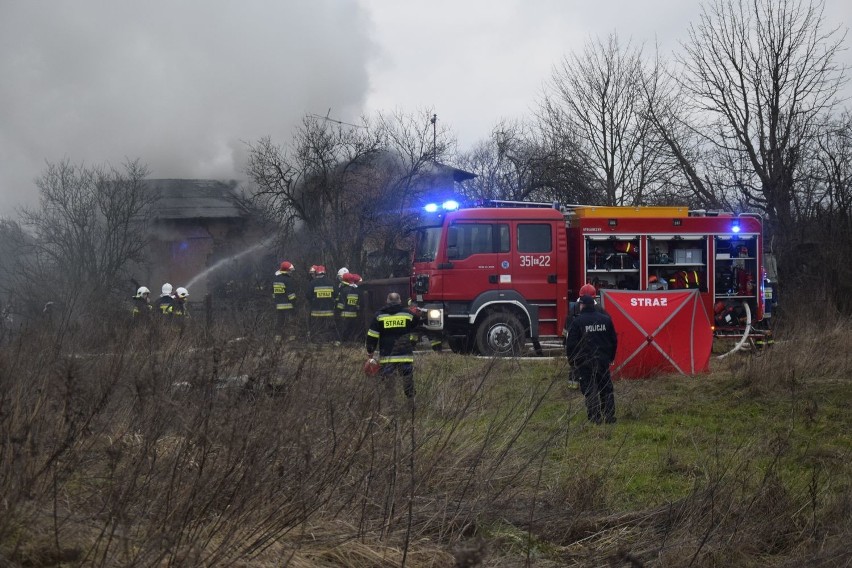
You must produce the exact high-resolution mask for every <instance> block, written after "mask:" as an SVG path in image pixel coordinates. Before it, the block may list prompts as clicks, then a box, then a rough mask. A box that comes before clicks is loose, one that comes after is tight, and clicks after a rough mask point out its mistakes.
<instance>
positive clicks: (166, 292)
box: [160, 282, 172, 296]
mask: <svg viewBox="0 0 852 568" xmlns="http://www.w3.org/2000/svg"><path fill="white" fill-rule="evenodd" d="M160 293H161V294H162V295H163V296H171V295H172V285H171V284H169V283H168V282H166V283H165V284H163V287H162V288H160Z"/></svg>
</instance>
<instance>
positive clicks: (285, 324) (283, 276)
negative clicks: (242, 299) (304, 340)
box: [272, 260, 296, 341]
mask: <svg viewBox="0 0 852 568" xmlns="http://www.w3.org/2000/svg"><path fill="white" fill-rule="evenodd" d="M293 270H295V267H294V266H293V263H292V262H290V261H289V260H285V261H284V262H282V263H281V265H280V266H279V267H278V270H277V271H275V278H273V280H272V298H273V300H274V301H275V314H276V315H275V317H276V321H275V339H276V340H278V341H280V340H281V339H284V338H286V339H288V340H290V339H292V334H291V333H290V329H289V327H290V321H291V319H292V315H293V308H294V307H295V305H296V289H295V285H294V284H293V278H292V276H291V274H292V272H293Z"/></svg>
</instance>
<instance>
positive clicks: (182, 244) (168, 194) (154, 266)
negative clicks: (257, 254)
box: [140, 179, 263, 300]
mask: <svg viewBox="0 0 852 568" xmlns="http://www.w3.org/2000/svg"><path fill="white" fill-rule="evenodd" d="M147 183H148V184H149V186H150V190H151V191H152V192H156V193H157V195H158V196H159V198H158V200H157V202H156V204H155V205H154V211H153V215H152V217H153V219H152V224H151V244H150V248H149V255H148V258H149V263H148V268H147V273H146V274H145V275H144V282H140V283H146V285H148V286H149V288H151V291H152V295H154V296H156V295H157V294H158V292H159V289H160V285H161V284H162V283H164V282H170V283H171V284H172V285H174V286H175V287H177V286H187V285H188V284H190V283H192V286H191V289H190V295H191V296H192V298H193V299H195V300H200V299H201V298H202V297H203V296H204V295H205V294H206V293H207V292H209V291H210V286H211V285H212V282H211V281H210V279H208V278H206V277H203V276H202V277H199V276H200V275H204V273H205V271H207V270H208V268H210V267H211V266H213V265H215V264H216V263H219V262H221V261H222V260H223V259H227V258H229V257H231V256H232V255H235V254H237V253H239V252H240V251H243V250H245V249H246V248H248V247H251V245H252V244H254V243H256V242H258V241H259V240H260V239H262V238H263V235H261V230H260V228H259V226H257V225H256V224H255V223H253V218H252V216H251V214H250V212H249V210H248V209H247V208H246V207H245V206H244V205H243V204H242V203H241V201H240V200H239V198H238V195H237V193H236V188H237V184H236V182H229V183H226V182H221V181H215V180H200V179H152V180H148V181H147ZM211 276H213V275H212V274H211Z"/></svg>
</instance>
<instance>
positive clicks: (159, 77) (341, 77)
mask: <svg viewBox="0 0 852 568" xmlns="http://www.w3.org/2000/svg"><path fill="white" fill-rule="evenodd" d="M710 1H711V0H705V2H710ZM700 4H701V3H700V2H684V1H683V0H643V1H637V0H610V1H609V2H588V1H581V2H575V1H567V0H535V1H533V2H530V1H529V0H464V1H463V2H459V1H458V0H430V1H429V2H412V1H406V0H240V1H232V0H181V1H177V2H176V1H171V2H169V1H166V0H151V1H147V0H146V1H135V2H133V1H131V0H110V1H107V2H103V1H100V2H99V1H95V0H75V1H73V2H71V1H66V2H39V1H27V0H20V1H15V0H0V215H8V214H11V213H12V210H13V207H14V206H17V205H20V204H22V203H24V202H30V203H32V201H33V200H34V199H35V196H36V189H35V186H34V185H33V183H32V180H33V178H34V177H36V176H37V175H38V174H39V173H40V172H41V171H42V170H43V169H44V160H50V161H58V160H61V159H62V158H64V157H68V158H69V159H70V160H72V161H73V162H80V161H85V162H87V163H89V164H91V163H93V162H96V163H101V162H104V161H110V162H112V163H114V164H118V163H120V162H121V161H122V160H123V159H124V158H125V157H128V158H140V159H141V160H142V161H143V162H145V163H147V164H148V165H149V166H150V167H151V169H152V175H153V176H154V177H202V178H215V179H229V178H233V177H240V175H241V171H240V170H241V169H242V167H243V164H244V154H245V146H244V144H243V141H253V140H257V139H258V138H259V137H260V136H264V135H271V136H272V137H273V139H274V140H275V141H276V142H281V143H283V142H286V141H287V140H288V138H289V136H288V135H289V133H290V132H291V130H292V127H293V125H294V124H295V123H297V122H298V121H299V120H300V118H301V117H302V116H303V115H304V114H306V113H318V114H325V113H326V112H328V109H329V108H331V109H332V113H331V116H332V117H334V118H337V119H340V120H344V121H355V120H357V118H358V116H359V114H360V113H362V112H372V111H376V110H385V111H389V110H394V109H400V110H403V111H406V112H410V111H413V110H416V109H422V108H433V109H434V110H435V112H437V114H438V118H439V120H441V121H442V124H445V125H448V126H450V127H451V128H452V129H453V130H454V131H455V132H456V133H457V135H458V139H459V142H460V143H461V149H463V150H464V149H467V148H468V147H469V146H470V145H472V144H473V143H475V142H476V141H477V140H479V139H481V138H484V137H486V136H487V135H488V133H489V132H490V130H491V127H493V126H494V124H496V123H497V121H499V120H500V119H502V118H509V119H511V118H523V117H529V116H531V114H532V106H533V104H534V102H535V100H536V98H537V96H538V95H539V94H540V91H541V86H542V84H543V83H544V82H545V81H546V80H547V79H548V78H549V75H550V73H551V70H552V68H553V65H554V64H555V63H556V62H557V61H559V59H560V58H561V57H562V56H563V55H564V54H567V53H570V52H572V51H579V50H582V48H583V45H584V44H585V43H586V41H587V40H589V38H592V37H595V36H600V37H605V36H607V35H608V34H610V33H611V32H613V31H617V32H618V34H619V36H620V37H621V38H622V39H623V40H625V41H626V40H628V39H630V40H631V41H633V43H634V45H645V47H646V53H647V54H648V55H651V54H652V53H653V51H654V48H655V46H659V48H660V52H661V53H662V54H663V55H664V56H666V57H670V56H671V54H672V52H673V51H677V50H678V42H679V41H680V40H685V39H686V37H687V29H688V26H689V23H690V22H694V21H696V20H697V19H698V18H699V15H700ZM825 19H826V24H827V26H828V27H829V28H830V27H833V26H840V27H841V28H844V29H845V28H846V27H848V26H849V24H850V22H852V10H850V8H849V2H848V0H825ZM847 45H848V44H847ZM840 56H841V58H842V59H841V61H839V63H841V64H845V65H850V63H852V50H847V51H845V52H842V53H841V54H840ZM845 93H846V95H847V96H849V97H850V98H852V82H850V84H848V85H847V89H846V91H845ZM847 105H848V101H847Z"/></svg>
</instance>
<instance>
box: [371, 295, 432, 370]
mask: <svg viewBox="0 0 852 568" xmlns="http://www.w3.org/2000/svg"><path fill="white" fill-rule="evenodd" d="M418 323H419V318H418V317H416V316H415V315H414V314H412V313H411V312H409V311H408V310H406V309H405V308H404V307H403V306H402V305H401V304H389V305H387V306H385V307H383V308H382V309H381V310H379V311H378V312H377V313H376V315H375V317H374V318H373V321H372V322H371V323H370V329H369V330H367V351H368V352H369V353H373V351H375V349H376V347H377V346H378V348H379V356H380V358H379V362H380V363H413V362H414V343H415V342H416V341H417V334H415V333H413V332H414V328H415V327H417V324H418Z"/></svg>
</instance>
